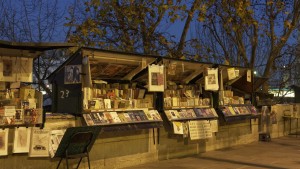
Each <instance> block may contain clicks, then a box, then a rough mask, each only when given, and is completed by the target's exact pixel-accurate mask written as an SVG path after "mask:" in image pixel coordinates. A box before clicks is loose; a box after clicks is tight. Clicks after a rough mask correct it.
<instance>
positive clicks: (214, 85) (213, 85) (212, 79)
mask: <svg viewBox="0 0 300 169" xmlns="http://www.w3.org/2000/svg"><path fill="white" fill-rule="evenodd" d="M204 80H205V90H213V91H216V90H219V82H218V69H212V68H211V69H208V70H207V76H205V79H204Z"/></svg>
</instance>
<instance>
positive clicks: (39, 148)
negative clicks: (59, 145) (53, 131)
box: [29, 128, 50, 157]
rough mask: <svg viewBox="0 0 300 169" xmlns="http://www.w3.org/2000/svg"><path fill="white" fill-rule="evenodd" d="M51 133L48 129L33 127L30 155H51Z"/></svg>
mask: <svg viewBox="0 0 300 169" xmlns="http://www.w3.org/2000/svg"><path fill="white" fill-rule="evenodd" d="M49 133H50V130H47V129H40V128H32V131H31V144H30V150H29V157H48V156H49V137H50V134H49Z"/></svg>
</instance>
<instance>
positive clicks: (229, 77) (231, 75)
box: [227, 68, 236, 80]
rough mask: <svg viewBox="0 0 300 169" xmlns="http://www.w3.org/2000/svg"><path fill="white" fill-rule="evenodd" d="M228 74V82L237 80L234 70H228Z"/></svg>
mask: <svg viewBox="0 0 300 169" xmlns="http://www.w3.org/2000/svg"><path fill="white" fill-rule="evenodd" d="M227 73H228V80H232V79H234V78H236V75H235V69H234V68H228V69H227Z"/></svg>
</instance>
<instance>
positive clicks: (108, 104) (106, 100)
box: [104, 99, 111, 109]
mask: <svg viewBox="0 0 300 169" xmlns="http://www.w3.org/2000/svg"><path fill="white" fill-rule="evenodd" d="M104 106H105V108H106V109H111V100H110V99H104Z"/></svg>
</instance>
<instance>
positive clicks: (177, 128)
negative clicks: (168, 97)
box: [172, 121, 183, 134]
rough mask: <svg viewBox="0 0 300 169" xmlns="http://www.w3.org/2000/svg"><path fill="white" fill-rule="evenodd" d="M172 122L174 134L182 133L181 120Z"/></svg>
mask: <svg viewBox="0 0 300 169" xmlns="http://www.w3.org/2000/svg"><path fill="white" fill-rule="evenodd" d="M172 123H173V129H174V134H183V125H182V122H179V121H173V122H172Z"/></svg>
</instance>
